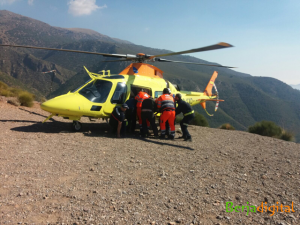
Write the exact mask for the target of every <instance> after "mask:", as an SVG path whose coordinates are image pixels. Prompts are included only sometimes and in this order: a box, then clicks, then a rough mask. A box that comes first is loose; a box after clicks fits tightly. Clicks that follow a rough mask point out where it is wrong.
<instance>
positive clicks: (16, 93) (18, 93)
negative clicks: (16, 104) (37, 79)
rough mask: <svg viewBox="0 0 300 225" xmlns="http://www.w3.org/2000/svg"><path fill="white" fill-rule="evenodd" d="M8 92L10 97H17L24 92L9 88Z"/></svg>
mask: <svg viewBox="0 0 300 225" xmlns="http://www.w3.org/2000/svg"><path fill="white" fill-rule="evenodd" d="M9 90H10V92H11V93H12V94H11V96H12V97H18V96H20V95H21V94H22V93H23V92H24V91H23V90H21V89H19V88H10V89H9ZM26 93H28V92H26ZM28 94H29V93H28Z"/></svg>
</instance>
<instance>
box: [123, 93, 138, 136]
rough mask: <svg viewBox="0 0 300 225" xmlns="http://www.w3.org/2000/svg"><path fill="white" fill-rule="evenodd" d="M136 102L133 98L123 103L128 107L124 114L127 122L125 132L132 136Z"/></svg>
mask: <svg viewBox="0 0 300 225" xmlns="http://www.w3.org/2000/svg"><path fill="white" fill-rule="evenodd" d="M136 102H137V101H136V100H135V99H134V98H130V99H128V100H127V101H126V102H125V103H126V104H127V105H128V107H129V109H127V110H126V113H125V118H126V119H127V121H128V126H127V131H128V132H130V133H132V134H134V131H135V125H136Z"/></svg>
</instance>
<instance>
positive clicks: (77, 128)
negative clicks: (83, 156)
mask: <svg viewBox="0 0 300 225" xmlns="http://www.w3.org/2000/svg"><path fill="white" fill-rule="evenodd" d="M72 128H73V130H74V131H75V132H77V131H80V130H81V128H82V124H81V123H80V122H79V121H77V120H73V125H72Z"/></svg>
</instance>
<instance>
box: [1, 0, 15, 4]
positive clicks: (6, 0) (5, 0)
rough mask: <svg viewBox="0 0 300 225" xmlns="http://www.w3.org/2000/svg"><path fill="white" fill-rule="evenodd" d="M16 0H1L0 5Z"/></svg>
mask: <svg viewBox="0 0 300 225" xmlns="http://www.w3.org/2000/svg"><path fill="white" fill-rule="evenodd" d="M15 1H16V0H0V5H5V4H12V3H14V2H15Z"/></svg>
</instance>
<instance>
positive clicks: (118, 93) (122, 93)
mask: <svg viewBox="0 0 300 225" xmlns="http://www.w3.org/2000/svg"><path fill="white" fill-rule="evenodd" d="M126 93H127V86H126V84H125V83H118V84H117V87H116V90H115V93H114V95H113V96H112V98H111V103H113V104H122V103H124V102H125V99H126Z"/></svg>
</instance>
